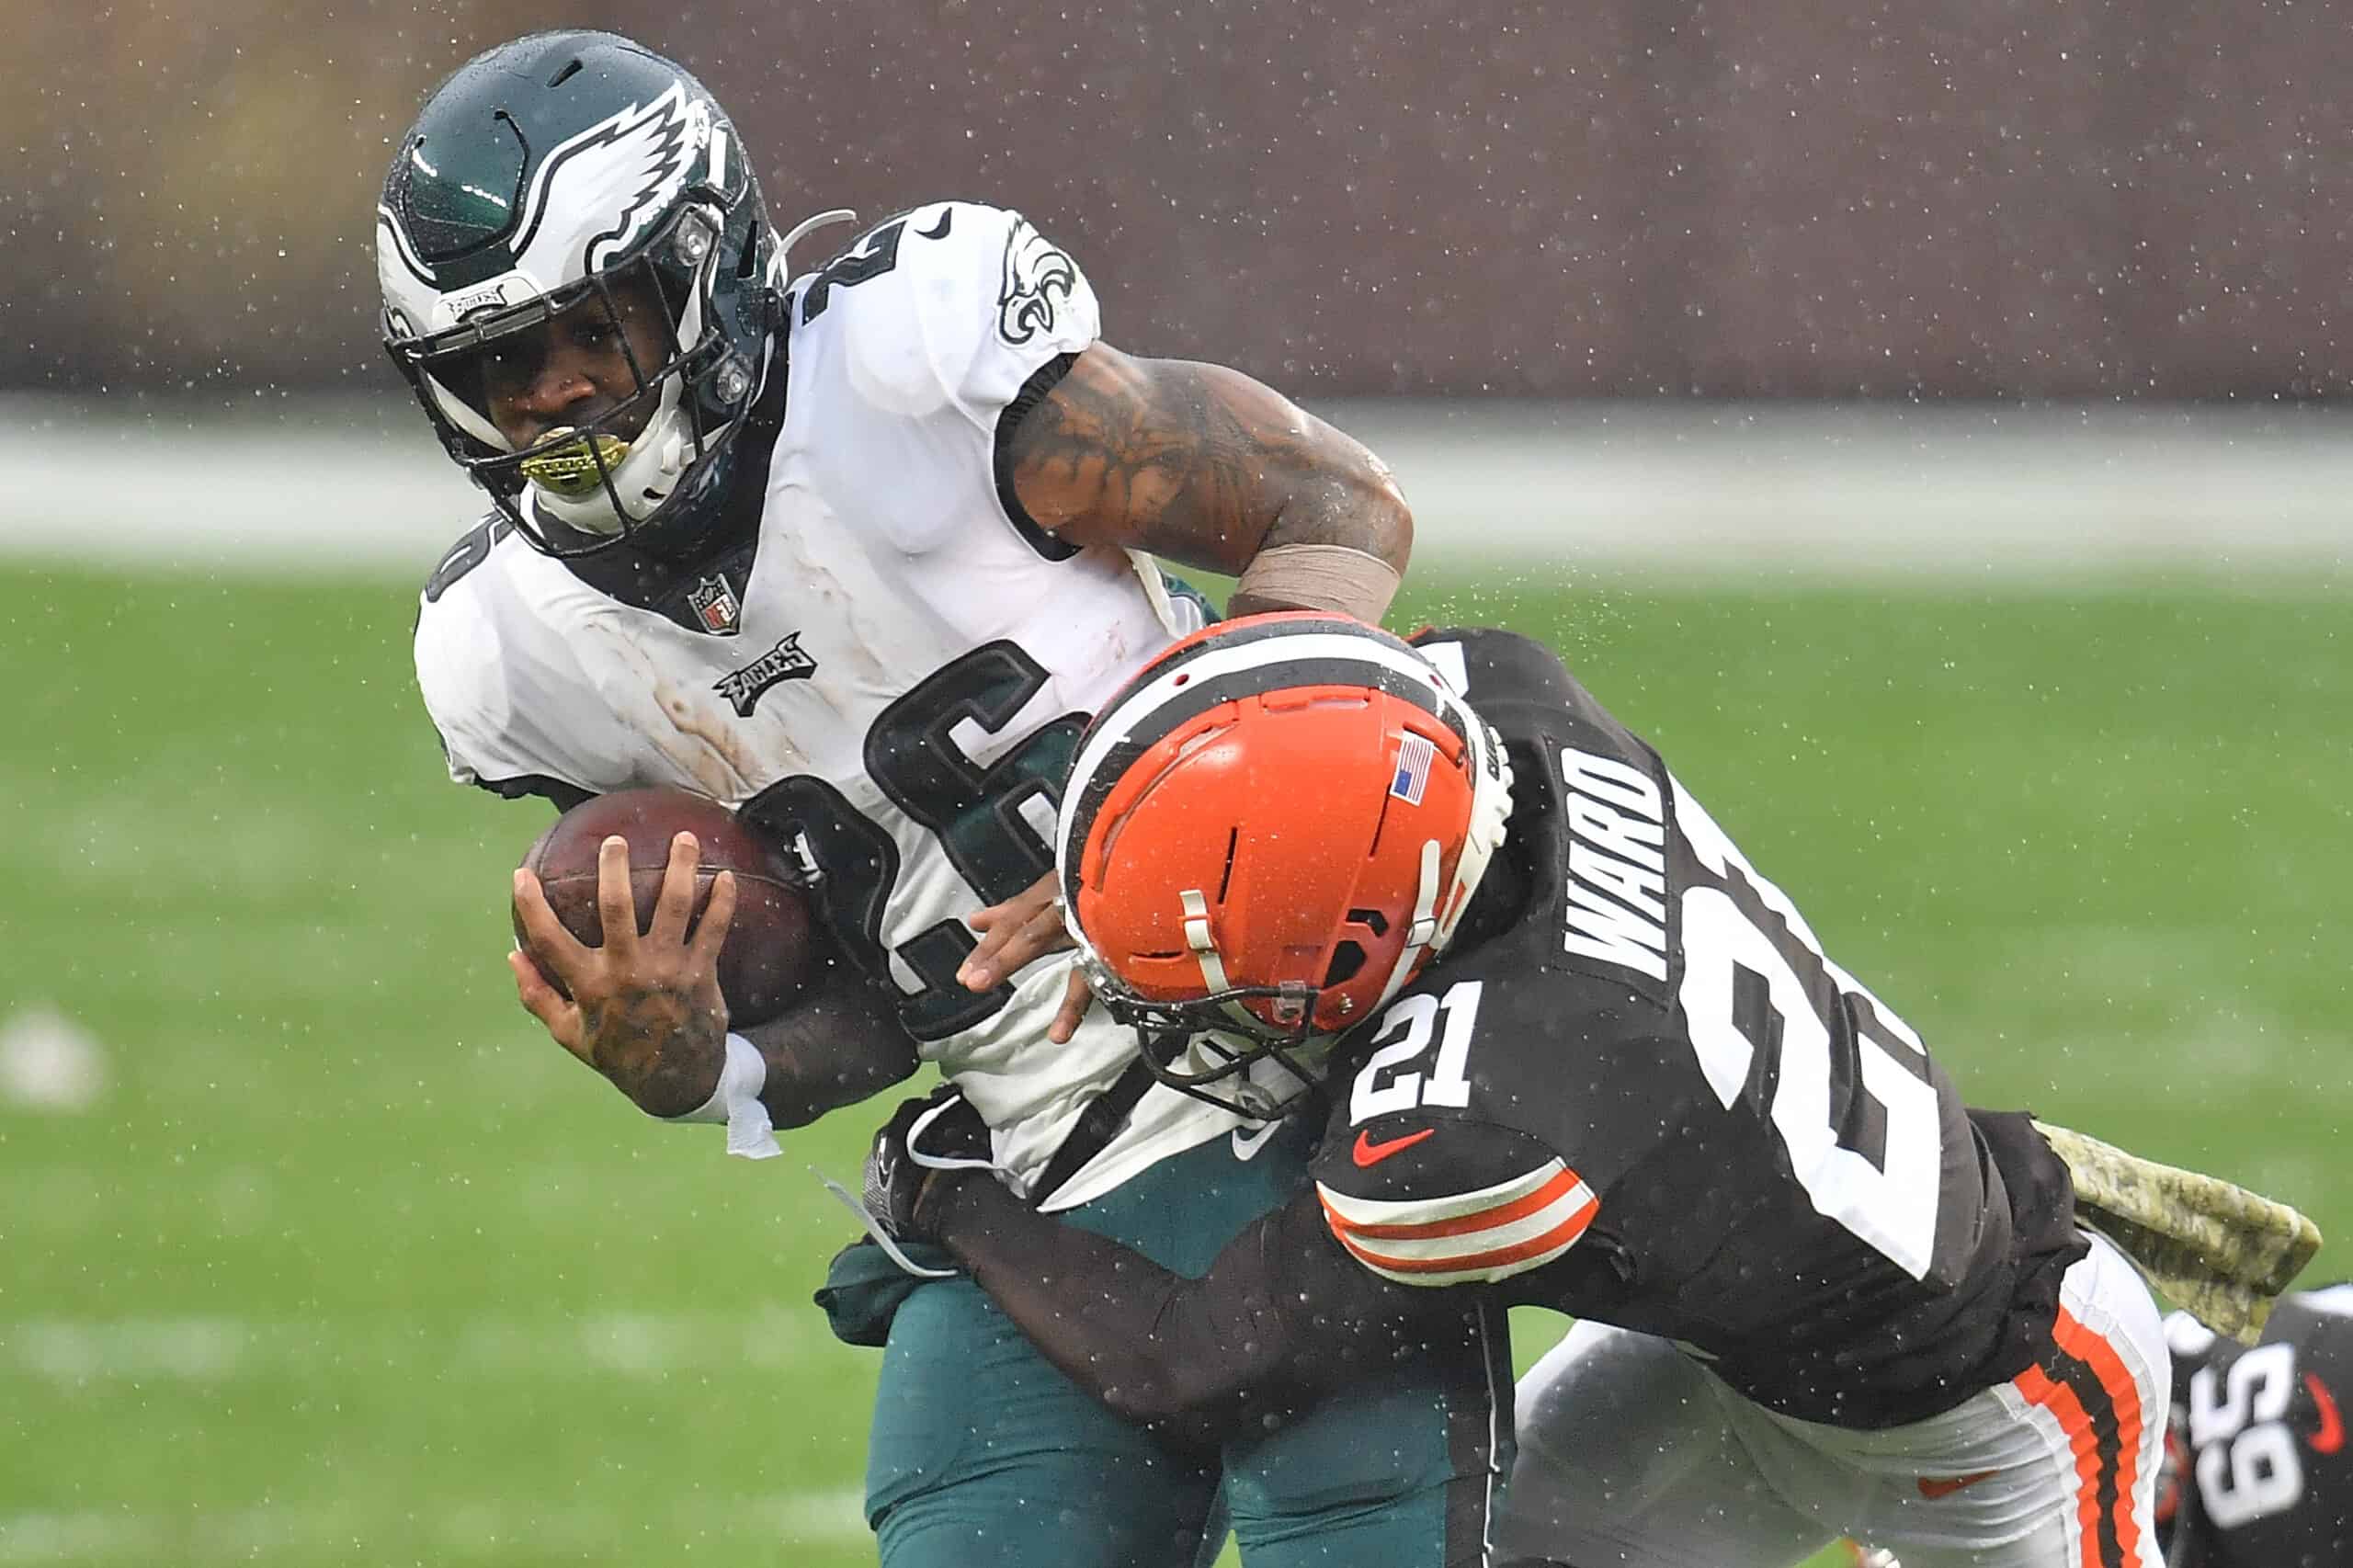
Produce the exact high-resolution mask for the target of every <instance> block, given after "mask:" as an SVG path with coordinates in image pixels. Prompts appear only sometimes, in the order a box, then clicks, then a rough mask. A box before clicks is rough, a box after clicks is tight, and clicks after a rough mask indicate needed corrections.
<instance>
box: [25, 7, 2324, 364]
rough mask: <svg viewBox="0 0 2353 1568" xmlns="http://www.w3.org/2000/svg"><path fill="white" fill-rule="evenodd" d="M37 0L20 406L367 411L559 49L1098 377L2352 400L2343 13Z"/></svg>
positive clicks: (30, 29) (28, 115) (781, 209)
mask: <svg viewBox="0 0 2353 1568" xmlns="http://www.w3.org/2000/svg"><path fill="white" fill-rule="evenodd" d="M9 3H10V5H11V6H12V8H13V9H16V10H17V11H20V12H21V14H20V15H17V16H14V17H11V18H10V19H11V21H12V22H13V24H14V26H13V28H12V31H13V32H14V33H15V34H16V36H17V40H18V43H19V46H20V47H19V49H18V51H17V53H16V54H15V56H14V58H13V60H11V61H9V62H6V63H0V89H5V90H0V147H6V148H11V149H14V150H15V151H16V152H17V157H16V158H15V159H13V160H11V161H10V162H9V163H8V164H7V165H6V166H0V244H5V245H6V251H5V253H0V254H5V263H0V384H14V385H36V386H55V387H65V388H75V389H84V390H89V389H96V388H99V387H102V386H103V387H108V388H112V389H116V390H140V391H155V392H163V391H176V390H190V391H196V392H211V393H215V394H222V395H232V396H235V397H239V398H248V397H256V396H258V397H269V396H274V395H277V394H278V393H280V392H287V391H290V390H293V389H296V388H301V387H306V386H315V385H319V384H322V383H329V384H344V385H363V386H379V387H381V386H382V385H385V384H389V382H390V381H391V379H392V372H391V370H390V369H389V368H388V367H387V366H385V365H384V364H383V362H382V360H381V354H380V353H379V351H378V350H377V349H376V348H375V347H374V339H373V330H374V329H373V320H372V310H373V298H374V278H373V269H372V264H371V260H370V256H369V246H370V244H372V220H373V215H372V208H373V202H374V198H375V190H376V185H377V182H378V180H379V178H380V177H381V171H382V167H383V165H384V163H385V162H386V160H387V159H388V158H389V157H390V155H391V152H392V142H393V141H394V139H396V138H397V137H398V135H399V133H400V131H402V129H403V128H404V126H405V124H406V123H407V121H408V119H410V118H411V117H412V116H413V114H414V113H415V108H416V105H417V103H418V102H419V100H420V99H421V98H422V97H423V96H424V94H425V93H426V91H428V90H429V89H430V87H431V86H432V85H433V84H434V83H435V82H436V81H438V79H439V77H440V76H441V75H443V74H446V73H447V71H448V70H449V69H450V68H451V67H452V66H454V65H455V64H456V63H458V62H460V61H461V60H462V59H464V58H465V57H466V56H467V55H469V54H471V53H472V52H474V51H477V50H479V49H481V48H483V47H486V46H487V45H489V44H491V43H493V42H495V41H497V40H499V39H501V38H503V37H506V36H508V35H510V34H512V33H515V32H519V31H524V30H528V29H529V28H534V27H542V26H548V25H551V24H554V23H557V22H563V23H580V24H589V25H611V26H619V27H620V28H623V29H625V30H629V31H632V32H634V33H636V34H637V35H638V36H640V37H642V39H644V40H645V41H647V42H649V43H651V44H653V45H654V46H655V47H657V48H660V49H663V50H665V51H667V52H670V53H672V54H673V55H675V56H676V57H677V58H679V59H681V60H682V61H684V62H686V63H687V64H688V65H689V66H690V67H692V68H693V69H695V70H696V71H697V72H698V73H699V74H700V75H701V76H702V77H703V78H704V80H705V81H706V82H707V83H708V84H709V85H710V86H711V87H712V88H713V90H714V91H715V92H717V93H718V95H719V96H720V97H721V99H722V102H724V103H726V104H727V105H728V106H729V108H731V110H732V112H733V115H734V116H735V118H736V119H737V121H738V123H739V125H740V126H741V127H742V128H743V130H744V131H745V134H746V136H747V138H748V139H749V140H750V142H751V143H752V145H753V146H754V147H755V148H756V149H764V150H765V154H766V155H765V157H764V158H763V160H762V164H761V174H762V178H763V182H764V185H765V187H766V189H767V195H768V199H769V203H770V206H771V208H772V209H773V210H774V211H775V213H776V214H777V216H778V217H779V219H780V220H781V221H783V222H790V221H791V220H792V219H793V218H795V217H797V216H799V215H801V213H803V212H806V211H809V210H813V209H815V208H817V207H820V206H834V205H847V206H855V207H857V208H858V209H859V210H862V211H864V212H866V213H868V214H870V215H879V214H881V213H884V212H887V211H890V210H893V209H894V208H897V207H901V206H904V205H907V204H909V203H911V202H914V201H916V200H920V199H926V198H930V197H936V196H942V195H963V196H973V197H980V198H983V199H993V200H996V201H1000V202H1003V203H1006V204H1007V205H1012V206H1017V207H1020V208H1021V209H1023V210H1026V211H1028V212H1029V214H1030V215H1031V216H1032V217H1034V218H1036V219H1037V220H1038V222H1040V225H1041V226H1043V227H1045V228H1046V229H1047V230H1048V232H1049V233H1052V234H1054V235H1056V236H1057V237H1058V238H1060V239H1061V240H1062V241H1063V243H1064V244H1067V245H1068V246H1069V247H1070V248H1071V249H1072V250H1073V252H1074V254H1076V255H1077V256H1078V257H1079V259H1080V261H1081V262H1082V264H1083V265H1085V266H1086V267H1087V269H1088V270H1089V272H1090V273H1091V274H1092V276H1093V278H1094V279H1095V282H1096V285H1097V289H1098V290H1100V291H1101V293H1102V295H1103V297H1104V301H1105V307H1106V319H1107V335H1108V336H1110V337H1111V338H1112V339H1113V340H1114V341H1116V342H1119V343H1120V344H1121V345H1122V346H1125V347H1132V348H1136V349H1139V350H1143V351H1150V352H1159V353H1174V354H1184V355H1190V356H1196V357H1200V358H1217V359H1223V360H1227V361H1229V362H1232V363H1234V364H1237V365H1240V366H1243V367H1244V368H1245V369H1250V370H1253V371H1255V372H1256V373H1258V374H1260V375H1262V376H1265V377H1267V378H1268V379H1270V380H1272V381H1276V382H1278V383H1279V384H1280V385H1282V386H1284V387H1286V388H1289V389H1291V390H1296V391H1302V392H1449V393H1474V394H1475V393H1486V392H1494V393H1516V394H1528V393H1535V394H1584V393H1607V394H1613V395H1631V396H1645V395H1654V394H1661V393H1665V394H1699V395H1703V396H1745V395H1758V394H1761V395H1776V394H1795V395H1825V396H1919V395H1926V396H1948V395H1960V396H1983V395H2003V396H2052V397H2100V396H2118V397H2131V396H2148V395H2154V396H2161V397H2210V396H2268V395H2287V396H2311V395H2316V394H2327V393H2335V392H2342V391H2343V390H2345V389H2346V388H2347V385H2348V384H2353V376H2349V374H2348V373H2349V372H2353V364H2348V359H2347V354H2346V352H2345V347H2344V346H2343V345H2341V343H2340V336H2341V334H2342V324H2343V323H2344V322H2345V320H2346V318H2347V289H2346V286H2345V283H2344V282H2343V279H2344V278H2345V277H2346V275H2347V238H2348V236H2347V228H2348V224H2353V156H2349V155H2348V154H2353V146H2348V136H2347V132H2348V129H2353V127H2348V124H2347V119H2348V113H2347V108H2345V107H2344V106H2345V102H2346V100H2347V97H2348V96H2353V95H2348V94H2347V91H2346V87H2345V85H2346V84H2347V82H2353V27H2349V26H2348V23H2353V16H2348V15H2347V12H2346V11H2345V10H2342V9H2340V8H2338V7H2336V6H2330V5H2325V4H2323V5H2291V4H2289V3H2288V0H2270V3H2265V4H2257V3H2254V0H2234V3H2232V4H2227V5H2224V4H2215V3H2212V0H2209V3H2207V4H2204V5H2192V4H2189V3H2187V0H2088V3H2086V0H1990V3H1989V0H1912V3H1910V4H1905V5H1901V6H1898V5H1893V4H1878V3H1869V0H1867V3H1865V4H1862V5H1859V6H1833V5H1824V4H1821V3H1819V0H1749V3H1747V4H1744V5H1739V6H1732V5H1723V6H1711V5H1704V4H1692V3H1688V0H1686V3H1681V4H1677V3H1671V0H1608V3H1600V4H1586V5H1581V6H1570V5H1561V4H1553V5H1549V6H1548V5H1536V4H1525V5H1519V4H1506V3H1499V0H1457V3H1453V4H1449V3H1446V0H1387V3H1385V4H1381V5H1373V4H1369V3H1365V0H1308V3H1305V4H1293V5H1283V4H1274V3H1266V4H1260V5H1256V6H1245V5H1233V4H1202V3H1199V0H1188V3H1187V4H1182V5H1175V6H1166V5H1151V4H1140V3H1136V0H1112V3H1110V4H1107V5H1105V6H1100V7H1097V8H1093V9H1089V8H1086V7H1079V6H1069V7H1065V6H1063V5H1062V4H1060V3H1059V0H1057V3H1055V4H1051V5H1048V4H1036V5H1013V6H1003V7H994V6H973V5H969V4H962V3H959V0H944V3H943V0H858V3H857V4H801V5H791V4H784V5H779V4H773V3H761V0H710V3H705V4H694V5H688V6H683V7H677V6H649V5H642V4H640V5H623V4H616V3H611V0H598V3H592V4H589V5H586V6H581V7H577V8H574V9H572V10H569V11H566V12H563V13H562V14H555V13H551V12H550V11H548V10H546V9H545V8H543V7H537V6H524V5H520V4H514V3H511V0H452V3H450V4H448V5H442V6H416V5H413V4H391V3H385V0H374V3H361V4H328V5H321V6H313V7H310V8H308V9H303V8H289V7H287V6H284V5H283V4H282V3H281V0H160V3H153V4H145V5H139V4H131V5H118V6H110V7H100V6H79V7H76V6H67V5H64V4H61V3H59V0H9ZM798 259H799V260H801V262H802V263H803V264H804V265H809V264H813V263H814V262H815V261H817V260H820V259H822V256H818V255H817V254H815V253H814V252H811V253H809V254H805V255H803V256H801V257H799V258H798Z"/></svg>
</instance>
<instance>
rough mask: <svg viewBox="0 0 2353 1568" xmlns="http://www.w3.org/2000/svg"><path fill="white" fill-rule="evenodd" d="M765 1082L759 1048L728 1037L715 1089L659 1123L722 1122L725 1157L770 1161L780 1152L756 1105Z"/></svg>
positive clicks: (760, 1107)
mask: <svg viewBox="0 0 2353 1568" xmlns="http://www.w3.org/2000/svg"><path fill="white" fill-rule="evenodd" d="M767 1081H768V1064H767V1059H766V1058H764V1057H763V1056H761V1055H760V1048H759V1047H758V1046H756V1045H754V1044H753V1043H752V1042H751V1041H750V1040H745V1038H744V1037H743V1036H742V1035H739V1034H731V1035H729V1036H728V1037H727V1060H726V1062H724V1063H723V1064H722V1066H721V1067H720V1069H719V1086H718V1087H717V1088H715V1089H713V1090H711V1092H710V1098H709V1099H707V1100H705V1101H703V1103H702V1104H701V1105H699V1106H697V1107H696V1108H694V1109H692V1110H690V1111H688V1112H687V1113H686V1114H685V1115H683V1116H670V1117H665V1118H663V1119H664V1120H665V1121H723V1122H725V1123H726V1124H727V1152H728V1153H731V1154H734V1155H737V1156H739V1157H740V1158H743V1159H746V1160H767V1159H773V1158H775V1157H776V1156H777V1155H779V1154H781V1153H784V1151H783V1150H782V1149H781V1148H779V1147H778V1146H777V1141H776V1125H775V1123H773V1122H771V1121H770V1120H769V1119H768V1108H767V1106H765V1105H762V1104H761V1103H760V1091H761V1090H762V1089H764V1088H766V1087H767Z"/></svg>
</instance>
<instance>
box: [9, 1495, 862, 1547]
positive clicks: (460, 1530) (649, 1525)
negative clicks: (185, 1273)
mask: <svg viewBox="0 0 2353 1568" xmlns="http://www.w3.org/2000/svg"><path fill="white" fill-rule="evenodd" d="M714 1528H722V1529H724V1530H725V1531H726V1532H727V1533H728V1534H729V1535H746V1536H751V1535H757V1536H765V1537H767V1539H769V1540H774V1541H776V1542H777V1543H778V1544H779V1545H790V1544H793V1543H808V1542H815V1541H823V1542H825V1543H827V1544H849V1543H855V1542H857V1541H860V1540H865V1539H866V1537H867V1528H866V1519H865V1514H864V1499H863V1497H862V1495H861V1494H859V1493H858V1491H857V1490H856V1489H854V1488H851V1489H843V1490H837V1491H832V1492H783V1493H774V1494H766V1495H760V1496H738V1497H710V1496H709V1495H707V1494H702V1495H697V1496H696V1497H694V1498H693V1499H691V1500H690V1501H688V1502H685V1503H681V1504H680V1505H678V1506H676V1508H673V1509H671V1510H669V1511H668V1512H667V1513H665V1512H662V1511H659V1510H655V1511H652V1512H649V1511H647V1510H646V1509H643V1508H640V1507H635V1506H631V1507H626V1508H624V1507H622V1506H618V1505H614V1506H605V1505H601V1504H599V1503H598V1502H597V1499H596V1495H595V1494H594V1493H593V1491H588V1490H579V1491H574V1492H571V1493H568V1494H565V1495H564V1496H563V1500H562V1501H561V1502H556V1501H551V1500H546V1499H525V1498H519V1497H475V1498H438V1497H437V1498H436V1499H434V1500H433V1503H432V1506H430V1507H419V1506H415V1500H413V1499H409V1500H404V1499H400V1498H389V1497H388V1498H386V1499H384V1500H383V1501H382V1502H381V1504H376V1503H370V1502H367V1501H362V1500H358V1499H356V1498H355V1499H346V1500H340V1501H336V1502H331V1503H283V1504H270V1505H265V1506H244V1507H222V1508H210V1509H207V1510H206V1511H204V1512H203V1513H201V1514H197V1513H193V1512H190V1511H188V1510H180V1509H174V1510H164V1509H119V1508H106V1509H85V1510H82V1511H79V1512H73V1513H38V1512H27V1513H19V1514H0V1563H49V1562H138V1563H162V1562H171V1563H176V1564H195V1563H203V1562H251V1561H255V1560H265V1561H266V1560H267V1559H270V1558H275V1557H286V1556H293V1557H296V1558H298V1559H299V1560H301V1561H306V1562H315V1561H317V1560H318V1559H320V1558H322V1557H326V1556H336V1557H347V1556H350V1555H353V1554H355V1553H368V1554H370V1555H376V1556H378V1557H379V1558H380V1560H381V1561H387V1562H389V1561H392V1559H393V1557H395V1556H397V1555H400V1554H402V1553H403V1552H404V1551H406V1552H413V1551H416V1550H418V1549H420V1548H422V1549H423V1550H426V1551H430V1552H431V1553H432V1557H431V1559H430V1560H431V1561H434V1562H478V1561H487V1560H498V1559H507V1558H512V1557H513V1556H515V1555H516V1553H517V1551H522V1552H523V1553H525V1554H527V1555H528V1556H529V1557H531V1558H532V1559H534V1560H543V1559H550V1558H553V1557H557V1556H561V1555H563V1554H566V1553H571V1552H577V1553H581V1554H583V1555H586V1554H589V1553H592V1552H595V1553H602V1552H607V1551H611V1550H612V1549H613V1547H614V1546H615V1544H616V1543H623V1542H628V1541H632V1540H640V1541H665V1542H671V1541H679V1540H693V1539H696V1538H697V1537H701V1536H708V1535H709V1534H710V1533H711V1532H712V1531H713V1529H714ZM656 1555H657V1557H658V1558H660V1559H661V1560H665V1561H666V1560H667V1552H666V1551H663V1552H660V1553H657V1554H656Z"/></svg>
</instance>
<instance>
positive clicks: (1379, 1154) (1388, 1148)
mask: <svg viewBox="0 0 2353 1568" xmlns="http://www.w3.org/2000/svg"><path fill="white" fill-rule="evenodd" d="M1437 1136H1438V1129H1437V1128H1435V1127H1425V1128H1423V1129H1422V1130H1421V1131H1419V1132H1408V1133H1406V1134H1405V1136H1404V1137H1403V1138H1392V1139H1391V1140H1389V1142H1386V1143H1376V1142H1373V1141H1372V1134H1371V1133H1370V1132H1359V1133H1358V1134H1357V1146H1356V1148H1355V1149H1354V1150H1353V1151H1351V1153H1353V1154H1354V1156H1355V1158H1356V1162H1357V1166H1358V1169H1362V1168H1363V1167H1365V1166H1367V1165H1379V1164H1381V1161H1383V1160H1385V1159H1387V1158H1388V1157H1389V1156H1390V1155H1392V1154H1393V1153H1397V1151H1398V1150H1400V1149H1410V1148H1412V1147H1413V1146H1414V1145H1415V1144H1416V1143H1418V1142H1421V1141H1422V1140H1423V1139H1425V1138H1435V1137H1437Z"/></svg>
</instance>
